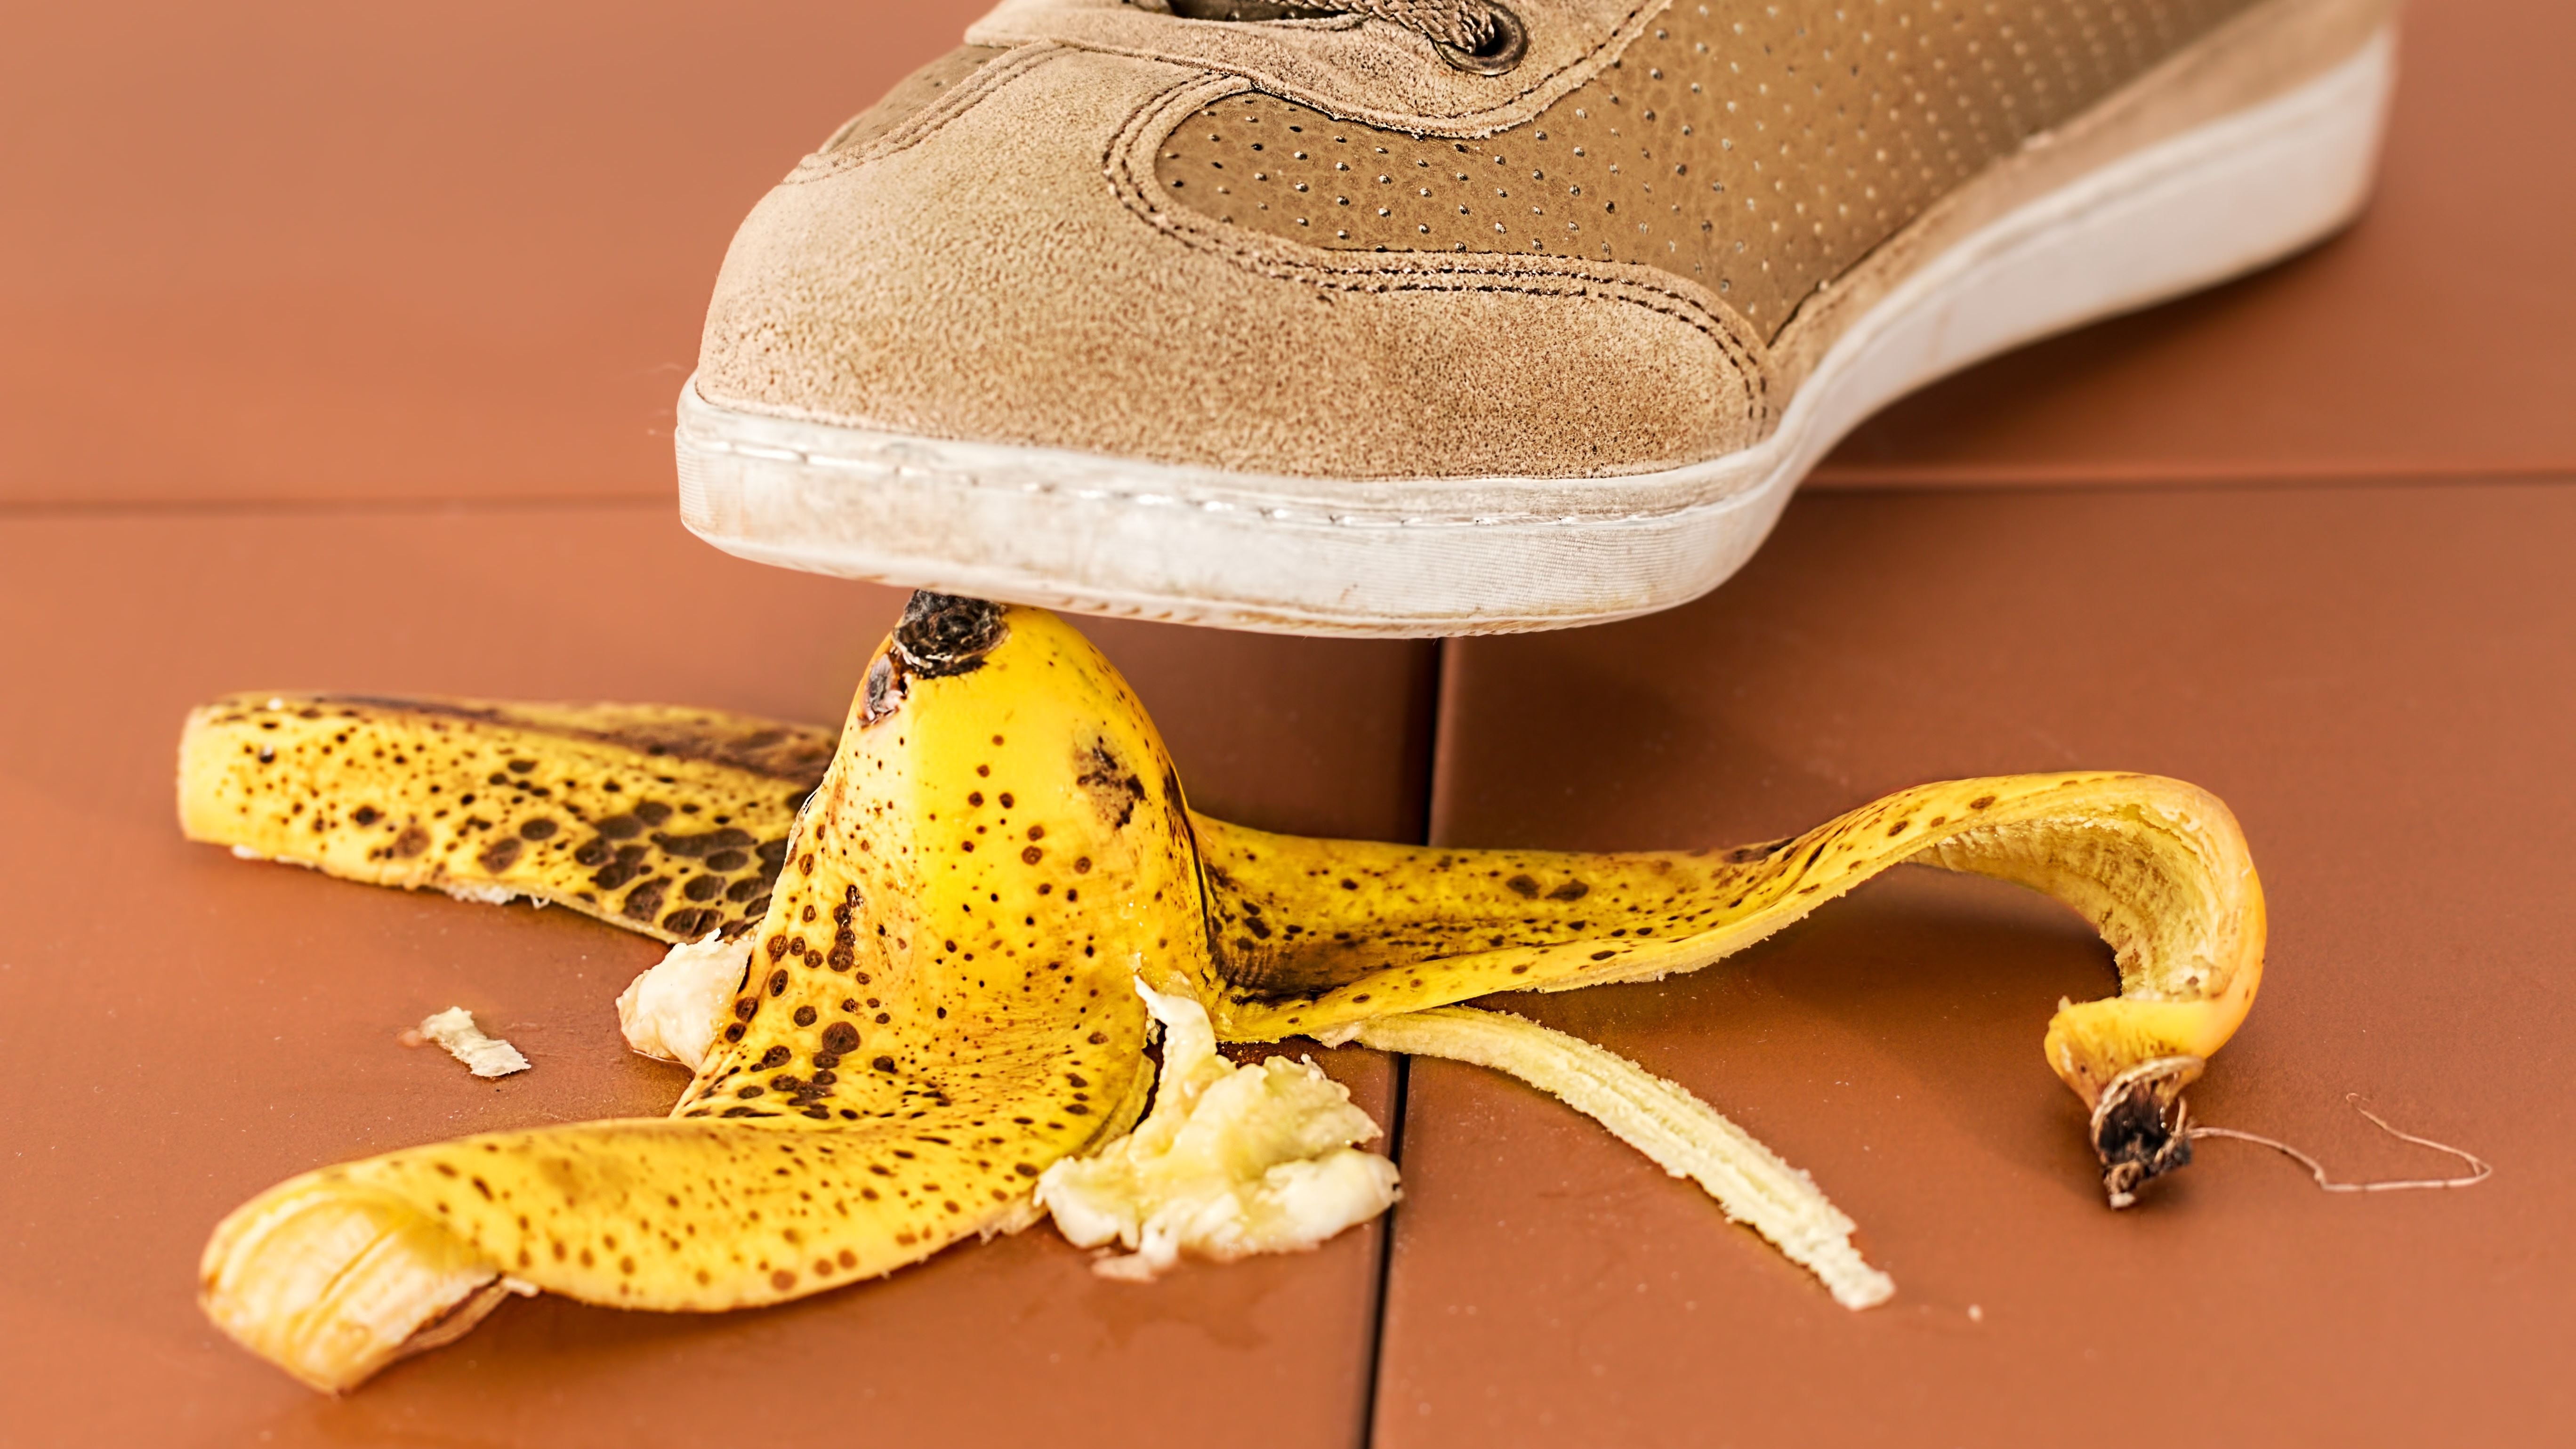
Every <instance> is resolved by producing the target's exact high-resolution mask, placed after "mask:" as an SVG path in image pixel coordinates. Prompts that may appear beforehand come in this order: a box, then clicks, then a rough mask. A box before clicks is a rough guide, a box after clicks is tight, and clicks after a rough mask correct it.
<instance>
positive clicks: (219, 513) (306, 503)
mask: <svg viewBox="0 0 2576 1449" xmlns="http://www.w3.org/2000/svg"><path fill="white" fill-rule="evenodd" d="M671 506H673V505H672V495H670V494H669V493H667V492H658V493H653V494H649V495H647V494H608V495H597V494H576V493H563V494H552V495H546V494H539V495H535V496H531V497H519V498H349V499H338V498H306V499H293V498H288V499H277V498H270V499H145V500H139V501H135V502H107V503H81V502H73V501H69V500H62V499H55V500H48V501H42V502H32V503H12V502H0V523H14V522H22V521H23V522H35V521H39V520H45V519H56V518H96V519H106V520H111V521H114V520H131V519H145V520H148V519H155V518H292V517H334V516H343V517H345V516H350V515H357V516H362V517H384V516H389V515H395V516H398V515H411V514H423V513H457V514H466V513H543V512H559V511H579V512H607V511H617V510H626V509H637V508H669V507H671Z"/></svg>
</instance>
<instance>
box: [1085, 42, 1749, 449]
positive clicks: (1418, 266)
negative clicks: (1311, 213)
mask: <svg viewBox="0 0 2576 1449" xmlns="http://www.w3.org/2000/svg"><path fill="white" fill-rule="evenodd" d="M1253 88H1254V87H1253V86H1252V84H1251V83H1250V82H1249V81H1247V80H1245V79H1243V78H1242V77H1240V76H1235V75H1231V74H1227V73H1224V72H1218V71H1203V72H1201V73H1199V74H1197V75H1194V76H1191V77H1189V78H1187V79H1185V80H1182V81H1180V82H1178V83H1176V84H1174V85H1172V86H1169V87H1167V88H1165V89H1164V90H1163V91H1161V92H1159V93H1157V94H1155V95H1152V96H1149V97H1147V98H1146V99H1144V100H1143V101H1141V102H1139V103H1138V104H1137V105H1136V107H1135V108H1134V109H1133V110H1131V111H1129V112H1128V114H1127V118H1126V120H1124V121H1123V122H1121V123H1120V124H1119V127H1118V129H1117V131H1116V132H1115V133H1114V134H1113V135H1112V136H1111V138H1110V142H1109V149H1108V152H1107V154H1105V155H1103V156H1102V157H1101V163H1102V164H1101V170H1102V173H1103V174H1104V175H1105V176H1106V177H1107V178H1108V180H1109V183H1110V190H1111V192H1112V193H1113V194H1114V195H1116V196H1117V198H1118V200H1119V202H1120V203H1121V204H1122V205H1124V206H1125V207H1126V208H1127V210H1128V212H1129V214H1131V215H1133V216H1135V217H1136V218H1137V219H1138V220H1140V221H1142V222H1144V223H1145V224H1146V225H1148V226H1150V227H1152V228H1154V229H1155V230H1156V231H1158V232H1161V233H1163V234H1164V235H1166V236H1169V237H1171V238H1173V239H1174V240H1176V241H1178V242H1180V243H1181V244H1182V245H1184V246H1188V247H1190V248H1192V249H1194V250H1198V251H1203V252H1207V253H1209V254H1211V255H1214V256H1218V257H1222V258H1223V259H1225V260H1226V261H1229V262H1232V263H1233V264H1235V265H1236V266H1239V267H1242V268H1243V269H1245V270H1246V271H1249V272H1253V273H1255V274H1256V275H1260V276H1265V277H1269V278H1272V279H1273V280H1277V281H1290V282H1301V283H1304V284H1306V285H1308V286H1313V287H1322V288H1329V289H1332V290H1335V291H1342V292H1361V293H1387V292H1493V293H1505V292H1508V293H1518V294H1522V295H1527V296H1536V297H1596V298H1600V299H1602V300H1605V301H1616V302H1625V303H1627V304H1629V305H1630V306H1634V307H1642V308H1644V309H1646V310H1647V311H1649V312H1653V313H1655V314H1657V315H1658V316H1662V317H1666V318H1669V319H1671V320H1673V321H1676V322H1679V323H1681V324H1682V325H1684V326H1686V327H1689V328H1691V329H1693V330H1695V331H1697V332H1699V333H1700V334H1702V335H1703V336H1705V337H1707V338H1708V339H1709V340H1710V341H1711V342H1712V343H1714V344H1716V346H1717V349H1718V351H1719V352H1720V354H1721V355H1723V356H1724V357H1725V358H1726V360H1727V362H1728V363H1729V364H1730V365H1731V367H1732V369H1733V371H1734V373H1735V376H1736V383H1737V389H1738V391H1739V392H1740V393H1741V394H1742V396H1743V406H1742V416H1743V418H1744V420H1745V422H1746V423H1747V424H1748V425H1750V427H1751V429H1752V436H1753V437H1754V438H1755V439H1759V438H1762V437H1765V436H1767V435H1768V434H1769V433H1770V430H1771V424H1772V422H1773V416H1772V409H1771V398H1770V389H1771V376H1770V373H1771V369H1770V367H1769V366H1768V363H1767V349H1765V348H1764V347H1763V345H1762V342H1761V340H1760V339H1759V338H1758V337H1757V336H1755V335H1754V334H1753V332H1752V331H1751V329H1750V328H1748V327H1745V326H1744V325H1743V324H1742V323H1741V322H1740V320H1738V319H1736V318H1735V316H1734V314H1733V312H1732V311H1731V309H1728V308H1726V307H1725V304H1723V303H1720V302H1716V301H1714V300H1713V299H1709V298H1706V297H1704V296H1695V295H1693V292H1695V291H1699V290H1701V289H1695V288H1691V287H1690V284H1689V283H1688V282H1686V281H1684V280H1682V279H1680V278H1676V277H1668V276H1667V275H1666V274H1664V273H1660V272H1655V270H1654V269H1653V268H1650V267H1622V266H1620V265H1619V264H1617V263H1612V264H1610V265H1611V267H1612V268H1616V270H1608V269H1605V268H1603V267H1602V266H1601V265H1600V264H1597V263H1592V262H1587V261H1576V260H1572V259H1560V258H1540V259H1528V260H1525V259H1521V258H1518V257H1510V260H1509V264H1508V265H1504V266H1497V265H1495V263H1494V262H1493V261H1490V260H1463V261H1462V260H1453V258H1459V257H1465V258H1491V257H1496V256H1507V257H1508V256H1509V254H1505V253H1490V252H1487V253H1477V252H1467V253H1455V252H1422V253H1399V252H1386V253H1378V252H1330V251H1325V250H1323V249H1322V248H1319V247H1304V246H1300V245H1299V244H1298V243H1295V242H1291V241H1286V240H1282V239H1279V238H1273V237H1262V238H1260V239H1259V240H1258V241H1253V240H1249V239H1244V238H1240V237H1239V235H1238V234H1233V233H1227V232H1222V231H1220V230H1219V229H1218V224H1216V223H1212V222H1205V221H1202V220H1200V219H1199V218H1197V217H1196V216H1195V215H1190V216H1182V215H1177V214H1175V213H1173V212H1171V211H1167V210H1165V209H1163V208H1162V207H1160V206H1158V205H1156V203H1155V200H1154V198H1155V197H1156V195H1157V194H1158V193H1156V192H1155V191H1154V190H1153V188H1151V187H1150V186H1148V185H1146V184H1145V183H1144V181H1143V180H1142V177H1141V175H1140V173H1139V172H1138V170H1137V166H1136V159H1137V158H1136V151H1137V147H1138V145H1139V143H1140V142H1142V141H1143V139H1144V138H1145V137H1146V136H1148V135H1158V134H1160V133H1161V132H1162V131H1163V130H1165V129H1168V128H1166V127H1163V126H1162V125H1161V124H1160V123H1161V121H1162V119H1163V118H1164V117H1165V116H1167V115H1168V114H1170V113H1171V112H1172V111H1174V110H1191V109H1195V108H1197V107H1200V106H1203V105H1207V104H1209V103H1210V102H1212V101H1215V100H1219V99H1222V98H1223V97H1225V96H1229V95H1234V94H1237V93H1238V92H1241V91H1246V90H1251V89H1253ZM1174 124H1175V125H1177V124H1178V122H1177V121H1176V122H1174ZM1145 149H1147V150H1149V151H1150V150H1151V149H1152V147H1151V145H1147V146H1146V148H1145ZM1300 253H1309V254H1311V255H1300ZM1326 258H1331V260H1326ZM1533 262H1535V264H1533ZM1631 272H1637V273H1649V272H1651V273H1654V275H1653V276H1652V277H1643V276H1632V275H1629V273H1631ZM1684 289H1688V290H1684Z"/></svg>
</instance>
